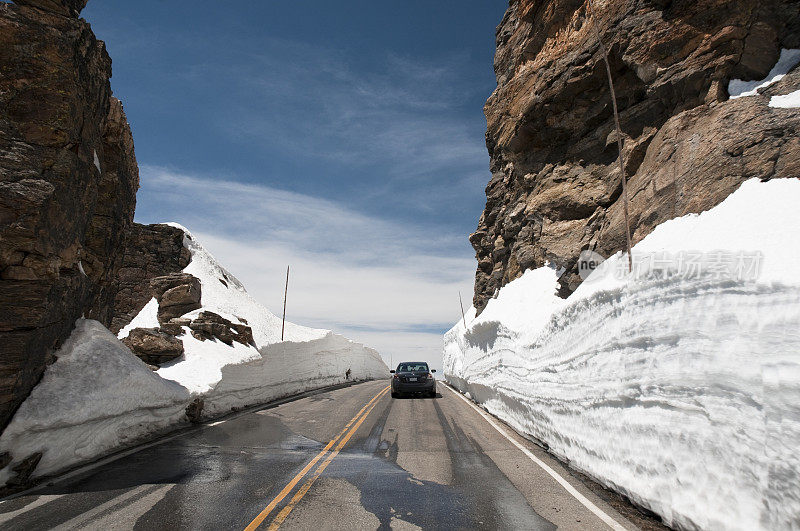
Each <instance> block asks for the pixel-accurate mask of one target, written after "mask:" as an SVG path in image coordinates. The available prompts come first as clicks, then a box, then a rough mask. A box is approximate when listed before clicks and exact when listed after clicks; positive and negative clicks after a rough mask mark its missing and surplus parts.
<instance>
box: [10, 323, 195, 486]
mask: <svg viewBox="0 0 800 531" xmlns="http://www.w3.org/2000/svg"><path fill="white" fill-rule="evenodd" d="M57 356H58V359H57V360H56V362H55V363H54V364H52V365H50V366H49V367H48V368H47V370H45V373H44V376H43V377H42V381H41V382H39V384H38V385H37V386H36V387H35V388H34V389H33V391H32V392H31V394H30V396H29V397H28V398H27V400H25V402H23V403H22V405H21V406H20V408H19V410H17V413H16V414H15V415H14V418H13V419H12V421H11V423H10V424H9V425H8V427H7V428H6V429H5V431H4V432H3V435H2V437H0V452H10V453H11V455H12V457H13V458H14V461H13V462H12V464H11V465H10V466H7V467H5V468H4V469H2V470H0V485H2V484H3V483H5V482H6V481H7V480H8V479H9V478H10V477H11V476H12V475H13V473H12V471H11V469H12V468H13V466H14V464H15V463H18V462H19V461H21V460H23V459H25V458H26V457H28V456H30V455H32V454H35V453H36V452H42V453H43V455H42V459H41V461H40V462H39V465H38V467H37V468H36V475H44V474H49V473H52V472H54V471H56V470H59V469H61V468H64V467H65V466H69V465H71V464H73V463H77V462H81V461H85V460H87V459H91V458H93V457H94V456H97V455H99V454H102V453H105V452H108V451H109V450H112V449H113V448H116V447H119V446H122V445H125V444H128V443H130V442H132V441H135V440H136V439H139V438H141V437H143V436H146V435H149V434H152V433H155V432H158V431H161V430H163V429H164V428H166V427H168V426H170V425H173V424H176V423H179V422H181V421H183V420H185V415H184V410H185V409H186V405H187V403H188V402H189V392H188V391H187V390H186V389H185V388H184V387H182V386H181V385H178V384H177V383H175V382H171V381H169V380H165V379H163V378H161V377H160V376H158V375H157V374H155V373H153V371H151V370H150V369H149V368H148V367H147V365H145V364H144V363H143V362H142V361H141V360H140V359H139V358H137V357H136V356H134V355H133V354H131V351H130V350H128V348H127V347H126V346H125V345H123V344H122V343H121V342H120V341H119V340H118V339H117V338H116V337H115V336H114V334H112V333H111V332H109V331H108V330H107V329H106V328H105V327H104V326H103V325H102V324H100V323H98V322H97V321H90V320H84V319H81V320H79V321H78V322H77V323H76V325H75V330H74V331H73V332H72V335H70V337H69V339H67V341H65V342H64V345H63V346H62V347H61V349H59V351H58V352H57Z"/></svg>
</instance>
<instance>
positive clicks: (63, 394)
mask: <svg viewBox="0 0 800 531" xmlns="http://www.w3.org/2000/svg"><path fill="white" fill-rule="evenodd" d="M173 225H174V224H173ZM174 226H178V227H179V228H181V229H182V230H183V231H184V232H185V237H184V245H185V246H186V247H187V248H188V249H189V250H190V252H191V255H192V260H191V262H190V263H189V265H188V266H187V267H186V268H185V269H184V272H187V273H191V274H193V275H194V276H195V277H197V278H198V279H199V280H200V283H201V286H202V304H203V306H202V308H200V309H198V310H195V311H193V312H190V313H188V314H186V316H187V317H196V316H197V315H198V314H199V313H200V312H202V311H212V312H215V313H217V314H219V315H221V316H222V317H224V318H226V319H229V320H231V321H233V322H236V321H238V322H246V323H247V325H248V326H250V327H251V328H252V331H253V339H254V343H255V345H243V344H241V343H237V342H233V343H232V345H227V344H225V343H223V342H221V341H218V340H215V339H214V340H205V341H201V340H199V339H196V338H195V337H193V336H192V335H191V334H190V333H189V332H190V331H189V329H188V328H187V327H185V329H184V331H185V333H184V334H183V335H181V336H180V339H181V340H182V341H183V344H184V354H183V355H182V356H181V357H180V358H177V359H176V360H173V361H172V362H169V363H166V364H164V365H162V367H161V368H160V369H159V370H158V371H156V372H153V371H152V370H150V368H148V366H147V365H146V364H145V363H144V362H142V361H141V360H140V359H139V358H137V357H136V356H134V355H133V353H132V352H131V351H130V350H129V349H128V347H126V346H125V345H124V344H123V343H122V342H121V341H120V339H119V338H124V337H126V336H127V335H128V333H129V332H130V330H131V329H133V328H136V327H157V326H158V320H157V316H156V313H157V310H158V304H157V302H156V301H155V299H153V300H151V301H150V302H149V303H148V304H147V305H146V306H145V307H144V308H143V309H142V310H141V311H140V312H139V314H138V315H137V316H136V317H135V318H134V319H133V320H132V322H131V323H130V324H129V325H128V326H126V327H125V328H123V329H122V330H121V331H120V333H119V334H118V337H115V336H114V335H113V334H112V333H111V332H109V331H108V330H107V329H106V328H105V327H103V326H102V325H101V324H100V323H98V322H96V321H90V320H83V319H82V320H79V321H78V322H77V324H76V328H75V330H74V332H73V333H72V335H71V336H70V338H69V340H68V341H67V342H65V344H64V346H63V347H62V348H61V349H60V350H59V351H58V352H56V358H57V359H56V362H55V363H54V364H52V365H51V366H49V367H48V368H47V369H46V371H45V373H44V377H43V379H42V381H41V382H40V383H39V384H38V385H37V387H35V388H34V390H33V392H32V393H31V395H30V396H29V398H28V399H27V400H26V401H25V402H24V403H23V404H22V406H21V407H20V408H19V410H18V411H17V413H16V414H15V416H14V418H13V419H12V421H11V423H10V424H9V426H8V427H7V428H6V430H5V431H4V432H3V434H2V437H0V454H2V453H3V452H9V453H10V455H11V457H12V461H11V462H10V464H9V465H8V466H6V467H5V468H3V469H2V470H0V485H2V484H3V483H6V482H8V481H9V480H12V481H18V480H19V478H16V477H15V476H16V472H14V470H13V469H14V468H16V467H17V466H19V464H20V463H22V462H23V460H25V459H26V458H28V457H30V456H35V455H36V454H37V453H41V454H42V456H41V460H40V461H39V464H38V466H36V468H35V470H34V471H33V477H36V476H43V475H48V474H53V473H55V472H58V471H59V470H63V469H65V468H68V467H71V466H74V465H75V464H78V463H81V462H84V461H89V460H92V459H94V458H96V457H97V456H99V455H102V454H104V453H108V452H109V451H111V450H113V449H116V448H119V447H122V446H126V445H129V444H131V443H134V442H136V441H138V440H141V439H143V438H145V437H147V436H152V435H153V434H154V433H157V432H163V431H165V430H168V429H172V428H174V427H175V426H178V425H181V424H185V423H188V419H187V416H186V408H187V406H188V405H189V404H190V403H192V402H193V401H195V400H197V399H201V400H202V401H203V410H202V411H203V415H204V416H205V417H209V416H214V415H220V414H224V413H227V412H230V411H231V410H232V409H235V408H241V407H244V406H248V405H254V404H259V403H264V402H268V401H270V400H275V399H277V398H280V397H284V396H288V395H292V394H296V393H300V392H303V391H307V390H311V389H315V388H319V387H323V386H327V385H333V384H337V383H343V382H346V381H358V380H368V379H375V378H385V377H387V376H388V370H389V369H388V367H387V366H386V365H385V364H384V362H383V361H382V360H381V358H380V355H379V354H378V352H377V351H375V350H373V349H371V348H368V347H365V346H364V345H361V344H359V343H355V342H353V341H350V340H348V339H346V338H344V337H342V336H340V335H337V334H334V333H332V332H331V331H329V330H319V329H313V328H307V327H303V326H299V325H296V324H293V323H288V322H287V323H286V333H285V337H286V339H287V340H286V341H284V342H281V340H280V333H281V332H280V331H281V319H280V318H278V317H276V316H275V315H273V314H272V313H270V312H269V311H268V310H267V309H266V308H265V307H264V306H262V305H261V304H259V303H258V302H257V301H255V300H254V299H253V298H252V297H251V296H250V295H249V294H248V293H247V291H246V290H245V289H244V286H243V285H242V284H241V282H239V281H238V280H237V279H236V278H235V277H234V276H233V275H231V274H230V273H229V272H228V271H226V270H225V269H224V268H223V267H221V266H220V265H219V264H217V262H216V260H215V259H214V258H213V256H211V254H209V253H208V251H206V250H205V249H204V248H203V247H202V245H200V244H199V243H198V242H197V240H196V239H195V238H194V236H192V235H191V234H190V233H189V231H188V230H186V229H185V228H183V227H180V226H179V225H174ZM23 479H24V478H23Z"/></svg>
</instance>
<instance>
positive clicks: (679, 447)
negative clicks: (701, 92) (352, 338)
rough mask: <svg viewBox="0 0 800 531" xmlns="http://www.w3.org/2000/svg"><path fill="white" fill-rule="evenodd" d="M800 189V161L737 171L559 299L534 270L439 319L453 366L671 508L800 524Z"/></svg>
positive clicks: (688, 520) (538, 427) (680, 513)
mask: <svg viewBox="0 0 800 531" xmlns="http://www.w3.org/2000/svg"><path fill="white" fill-rule="evenodd" d="M799 203H800V181H798V180H797V179H778V180H773V181H770V182H768V183H760V182H757V181H748V182H745V183H744V184H743V185H742V186H741V187H740V189H739V190H737V191H736V192H735V193H734V194H732V195H731V196H730V197H728V198H727V199H726V200H725V201H724V202H723V203H722V204H720V205H718V206H717V207H716V208H714V209H712V210H710V211H708V212H704V213H702V214H700V215H689V216H685V217H683V218H679V219H675V220H671V221H668V222H666V223H664V224H662V225H660V226H659V227H657V228H656V229H655V231H654V232H653V233H652V234H650V235H649V236H648V237H646V238H645V239H644V240H643V241H641V242H640V243H639V244H638V245H636V246H635V247H634V250H633V257H634V260H635V263H636V267H635V270H634V273H633V274H632V275H629V274H627V258H626V257H623V256H622V254H617V255H615V256H613V257H611V258H610V259H608V260H606V261H605V262H604V263H603V264H602V265H601V266H600V267H599V268H598V269H597V270H596V271H595V272H594V273H592V275H591V276H590V277H589V278H588V279H587V280H586V281H585V282H584V283H583V284H582V285H581V286H580V287H579V288H578V290H576V292H575V293H574V294H573V295H572V296H571V297H570V298H569V299H567V300H561V299H559V298H558V297H556V295H555V289H556V287H557V286H556V281H557V276H556V272H555V271H554V270H552V269H550V268H548V267H544V268H541V269H538V270H534V271H528V272H526V273H525V274H524V275H523V276H522V277H521V278H520V279H517V280H515V281H514V282H512V283H510V284H508V285H507V286H505V287H504V288H503V289H502V290H500V293H499V295H498V297H497V298H496V299H494V300H491V301H490V302H489V304H488V306H487V307H486V309H485V310H484V312H483V313H482V314H481V315H480V316H479V317H477V318H475V311H474V309H471V310H470V312H469V314H468V316H467V328H466V329H465V328H464V325H463V323H462V322H461V321H459V323H458V324H457V325H456V326H455V327H454V328H453V329H451V330H450V331H449V332H448V333H447V334H446V335H445V350H444V369H445V370H444V372H445V375H446V378H447V380H448V381H449V382H451V383H452V384H453V385H455V386H456V387H457V388H459V389H460V390H461V391H462V392H469V393H470V394H471V395H472V397H473V399H475V400H476V401H478V402H480V403H482V404H483V405H484V406H485V407H486V409H487V410H489V411H490V412H491V413H493V414H495V415H497V416H498V417H500V418H502V419H503V420H505V421H506V422H508V423H509V424H510V425H512V426H513V427H514V428H515V429H517V430H518V431H520V432H521V433H525V434H527V435H529V436H531V437H533V438H535V439H538V440H539V441H541V442H542V443H544V444H546V445H547V446H548V447H549V449H550V451H552V452H553V453H555V454H556V455H558V456H560V457H561V458H563V459H564V460H567V461H568V462H570V464H571V465H572V466H574V467H576V468H578V469H580V470H582V471H584V472H586V473H588V474H589V475H591V476H593V477H594V478H596V479H597V480H598V481H600V482H601V483H603V484H605V485H607V486H609V487H611V488H614V489H616V490H618V491H620V492H622V493H624V494H626V495H627V496H629V497H630V498H632V499H633V500H635V501H636V502H638V503H639V504H641V505H643V506H645V507H648V508H650V509H652V510H653V511H655V512H657V513H658V514H660V515H661V516H662V517H663V518H664V520H665V521H666V522H667V523H668V524H670V525H673V526H678V527H683V528H689V529H691V528H703V529H767V528H768V529H790V528H795V529H796V528H797V527H798V526H800V516H798V515H800V484H798V482H797V477H800V278H798V276H797V272H798V271H800V251H798V249H797V243H798V242H800V210H798V209H797V205H798V204H799ZM720 250H722V251H720Z"/></svg>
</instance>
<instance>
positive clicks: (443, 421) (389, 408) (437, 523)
mask: <svg viewBox="0 0 800 531" xmlns="http://www.w3.org/2000/svg"><path fill="white" fill-rule="evenodd" d="M387 383H388V382H387V381H376V382H366V383H362V384H358V385H353V386H350V387H346V388H339V389H335V390H328V391H324V392H320V393H317V394H313V395H311V396H307V397H305V398H300V399H298V400H294V401H290V402H287V403H283V404H281V405H277V406H274V407H267V408H264V409H260V410H254V411H251V412H248V413H245V414H240V415H238V416H233V417H230V418H228V419H224V420H222V421H216V422H209V423H208V424H206V425H203V426H201V427H199V428H197V429H193V430H189V431H187V432H185V433H182V434H180V435H178V436H174V437H171V438H167V439H166V440H163V441H161V442H159V443H157V444H153V445H149V446H146V447H144V448H141V449H139V450H138V451H134V452H130V453H128V454H127V455H123V456H121V457H119V458H117V459H116V460H113V461H111V462H106V463H104V464H100V465H96V466H94V467H91V468H89V469H87V470H84V471H82V472H80V473H77V474H73V475H71V476H69V477H68V478H66V479H62V480H60V481H57V482H55V483H54V484H51V485H49V486H46V487H45V488H43V489H41V490H39V491H34V492H30V493H27V494H24V495H22V496H20V497H18V498H15V499H11V500H9V501H6V502H3V503H2V504H0V529H15V530H19V529H50V528H56V529H193V530H194V529H214V530H217V529H256V528H258V529H276V528H278V527H280V528H283V529H390V528H391V529H417V528H423V529H434V528H435V529H532V530H535V529H542V530H549V529H556V528H558V529H592V530H594V529H609V528H612V526H617V527H616V528H617V529H622V528H626V529H636V526H635V525H634V524H633V523H632V522H631V521H629V520H627V519H626V518H625V517H624V516H622V514H620V512H617V511H616V510H615V509H614V508H612V507H611V506H610V505H608V504H607V503H605V502H604V501H603V500H602V499H601V498H599V497H598V496H596V495H595V494H594V492H593V490H590V489H588V488H587V487H586V486H585V485H584V484H583V483H582V482H581V481H579V480H578V479H576V478H575V477H573V476H571V475H570V473H569V472H568V471H567V470H566V469H565V468H564V467H563V466H562V465H561V464H560V463H558V461H556V460H554V459H553V458H551V457H550V456H549V455H548V454H547V453H546V452H543V451H542V450H541V449H539V448H538V447H536V446H535V445H532V444H530V443H529V442H528V441H525V440H524V439H522V438H520V437H518V436H517V435H516V434H513V433H509V430H508V428H505V427H503V426H502V425H500V424H499V423H497V422H496V421H494V422H495V425H496V426H498V427H499V428H500V429H501V430H503V431H504V432H506V435H503V433H501V432H500V431H498V429H496V428H495V427H494V426H493V425H492V424H491V423H490V422H491V421H492V420H491V418H489V419H488V420H487V418H484V416H482V415H481V412H479V411H478V410H477V409H476V408H474V407H473V406H471V405H470V403H468V401H466V400H465V399H463V398H462V397H461V396H460V395H457V394H456V393H455V392H454V391H452V390H450V389H448V388H446V387H445V386H444V385H441V384H440V385H439V396H438V397H437V398H433V399H432V398H413V399H409V398H406V399H392V398H390V396H389V393H388V391H387ZM484 415H485V414H484ZM537 461H538V462H537ZM542 465H544V466H542ZM548 467H549V468H550V469H551V471H552V474H551V473H550V472H548V471H547V470H546V469H547V468H548ZM581 498H583V500H581ZM622 512H624V511H622ZM609 524H610V525H609Z"/></svg>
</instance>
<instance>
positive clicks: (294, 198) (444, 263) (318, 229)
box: [137, 166, 474, 366]
mask: <svg viewBox="0 0 800 531" xmlns="http://www.w3.org/2000/svg"><path fill="white" fill-rule="evenodd" d="M141 180H142V189H141V190H140V192H139V204H140V205H141V206H142V207H143V208H140V209H139V210H138V211H137V219H138V220H139V221H142V222H146V223H152V222H161V221H177V222H179V223H182V224H184V225H186V226H187V227H189V228H190V230H192V231H193V232H194V233H195V234H196V235H197V237H198V238H199V239H200V241H201V242H202V243H203V245H205V246H206V247H207V248H208V249H209V250H210V251H211V252H212V254H214V255H215V256H216V257H217V259H218V260H219V261H220V262H221V263H222V264H223V265H224V266H225V267H227V268H228V269H229V270H230V271H231V272H232V273H233V274H235V275H236V276H237V277H238V278H239V279H240V280H241V281H242V282H244V284H245V286H247V288H248V291H249V292H250V293H251V294H252V295H253V296H254V297H255V298H256V299H258V300H260V301H261V302H262V303H263V304H264V305H265V306H267V307H268V308H272V309H274V310H277V309H278V308H280V305H281V301H282V296H283V281H284V275H285V271H286V265H287V264H288V265H291V267H292V275H291V280H290V290H289V310H288V315H289V318H290V319H291V320H293V321H295V322H297V323H301V324H305V325H308V326H316V327H325V328H331V329H334V330H336V331H338V332H340V333H343V334H345V335H348V336H349V337H352V338H354V339H357V340H360V341H363V342H365V343H367V344H371V345H373V346H375V347H376V348H379V350H381V351H382V354H383V355H384V356H385V357H386V358H387V360H388V359H389V355H390V353H392V352H394V353H395V354H396V355H397V356H401V357H402V356H404V355H406V356H411V357H416V358H421V359H427V360H430V361H431V362H433V363H434V364H435V365H437V366H438V364H439V359H440V358H439V357H440V355H441V333H442V332H443V330H445V329H447V328H449V326H450V325H451V324H452V323H453V322H455V321H456V320H457V319H458V317H459V313H460V310H459V308H458V291H459V290H460V291H461V292H462V294H463V296H464V298H465V300H467V301H469V299H470V298H471V294H472V274H473V271H474V259H473V258H472V252H471V249H470V248H469V245H468V243H466V241H465V238H464V236H463V235H461V234H455V233H453V234H447V233H445V234H438V233H434V232H432V231H431V230H429V229H427V228H425V227H421V226H415V225H408V224H397V223H392V222H389V221H386V220H383V219H378V218H374V217H370V216H366V215H363V214H360V213H358V212H355V211H353V210H351V209H349V208H347V207H346V206H343V205H340V204H337V203H335V202H333V201H329V200H325V199H320V198H317V197H313V196H308V195H304V194H298V193H295V192H288V191H285V190H280V189H275V188H270V187H266V186H260V185H252V184H242V183H239V182H235V181H232V180H227V179H225V178H212V177H210V176H198V175H186V174H181V173H177V172H174V171H171V170H169V169H166V168H160V167H152V166H143V167H142V168H141ZM157 212H171V213H172V214H173V215H174V218H173V219H169V220H166V219H158V218H154V215H155V213H157Z"/></svg>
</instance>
